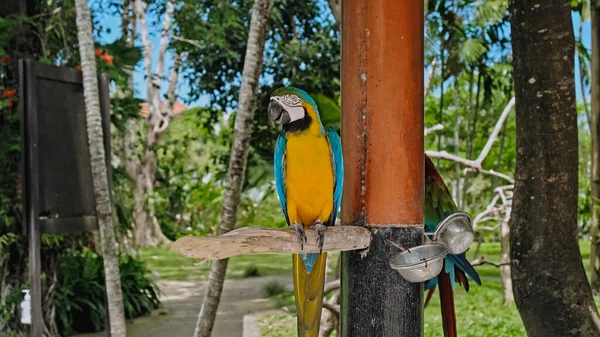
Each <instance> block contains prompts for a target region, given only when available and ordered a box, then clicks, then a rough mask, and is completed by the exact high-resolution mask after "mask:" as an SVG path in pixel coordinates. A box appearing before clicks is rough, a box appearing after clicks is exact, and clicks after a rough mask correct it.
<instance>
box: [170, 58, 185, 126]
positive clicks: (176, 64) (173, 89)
mask: <svg viewBox="0 0 600 337" xmlns="http://www.w3.org/2000/svg"><path fill="white" fill-rule="evenodd" d="M182 57H183V52H182V53H179V54H175V57H174V59H173V68H171V75H170V76H169V88H168V89H167V102H168V106H167V111H168V113H169V117H171V116H172V115H173V107H174V106H175V100H176V99H177V95H176V94H177V78H178V77H179V68H180V67H181V58H182Z"/></svg>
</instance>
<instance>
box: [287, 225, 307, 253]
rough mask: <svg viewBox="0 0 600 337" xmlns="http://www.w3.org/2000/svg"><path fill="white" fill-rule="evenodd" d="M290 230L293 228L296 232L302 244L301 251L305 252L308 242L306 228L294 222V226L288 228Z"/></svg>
mask: <svg viewBox="0 0 600 337" xmlns="http://www.w3.org/2000/svg"><path fill="white" fill-rule="evenodd" d="M288 228H292V229H293V230H294V231H296V236H297V237H298V241H299V242H300V250H304V243H305V242H306V241H307V239H306V233H305V232H304V228H303V227H302V225H301V224H299V223H297V222H294V224H293V225H291V226H288Z"/></svg>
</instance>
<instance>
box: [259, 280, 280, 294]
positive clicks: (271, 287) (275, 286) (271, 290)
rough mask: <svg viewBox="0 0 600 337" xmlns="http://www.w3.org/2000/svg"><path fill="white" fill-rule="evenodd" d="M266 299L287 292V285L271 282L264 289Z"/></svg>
mask: <svg viewBox="0 0 600 337" xmlns="http://www.w3.org/2000/svg"><path fill="white" fill-rule="evenodd" d="M262 292H263V296H264V297H273V296H276V295H279V294H283V293H284V292H286V285H285V284H283V283H281V282H279V281H271V282H269V283H267V284H265V286H264V287H263V289H262Z"/></svg>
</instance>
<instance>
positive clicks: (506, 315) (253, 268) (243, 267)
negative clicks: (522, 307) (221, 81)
mask: <svg viewBox="0 0 600 337" xmlns="http://www.w3.org/2000/svg"><path fill="white" fill-rule="evenodd" d="M472 248H473V249H474V246H473V247H472ZM580 250H581V256H582V259H583V263H584V266H585V269H586V272H587V271H588V269H589V267H588V263H589V250H590V243H589V242H587V241H581V242H580ZM479 252H480V254H479V255H483V256H485V258H486V260H487V261H490V262H496V263H497V262H499V260H500V245H499V244H498V243H484V244H483V245H482V246H481V248H480V250H479ZM336 255H337V253H336ZM467 255H468V257H469V258H472V256H471V255H472V252H468V253H467ZM140 257H141V258H142V259H143V260H144V261H145V262H146V266H147V267H148V268H149V269H150V270H151V271H152V272H154V273H157V274H158V275H159V276H160V278H161V279H165V280H205V279H207V278H208V271H209V267H210V264H209V263H208V262H204V263H198V261H196V260H194V259H187V258H184V257H182V256H180V255H178V254H176V253H174V252H171V251H170V250H169V249H168V248H145V249H141V250H140ZM291 266H292V261H291V258H290V256H289V255H274V254H270V255H246V256H238V257H234V258H231V259H230V260H229V266H228V271H227V277H228V278H237V279H239V278H245V277H253V276H266V275H275V274H282V273H291ZM476 269H477V271H478V272H479V274H480V275H481V277H482V279H483V285H482V286H481V287H479V286H477V285H475V284H473V285H472V286H471V290H470V291H469V293H468V294H467V293H466V292H465V291H464V290H463V289H462V288H460V287H457V290H456V299H455V305H456V312H457V323H458V332H459V335H460V336H463V337H469V336H473V337H480V336H506V337H511V336H525V330H524V328H523V325H522V323H521V319H520V317H519V313H518V311H517V309H516V307H515V305H514V304H510V305H504V304H503V303H502V287H501V285H500V282H499V279H500V272H499V270H498V268H496V267H494V266H492V265H483V266H477V267H476ZM271 287H272V288H274V289H275V291H272V295H273V297H275V299H276V300H277V301H278V302H279V303H280V305H281V306H284V307H286V308H285V309H286V310H287V311H288V312H289V313H285V312H282V313H281V314H275V315H268V316H265V317H263V318H262V319H261V320H260V324H261V335H262V336H265V337H285V336H293V335H295V330H296V317H295V313H294V309H295V308H294V306H293V297H292V294H291V293H290V292H289V291H286V292H283V293H281V292H280V291H277V289H279V288H280V287H278V286H277V285H271ZM267 292H269V291H268V290H267ZM596 302H597V303H599V304H600V299H599V298H596ZM484 312H485V313H484ZM424 325H425V331H424V336H426V337H433V336H443V332H442V322H441V316H440V304H439V297H438V296H437V294H436V295H435V296H434V297H433V298H432V300H431V303H430V304H429V306H428V307H427V308H426V310H425V322H424Z"/></svg>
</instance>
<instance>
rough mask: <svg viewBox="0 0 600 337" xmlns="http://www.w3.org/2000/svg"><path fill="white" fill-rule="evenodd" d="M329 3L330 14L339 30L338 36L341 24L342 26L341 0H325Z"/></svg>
mask: <svg viewBox="0 0 600 337" xmlns="http://www.w3.org/2000/svg"><path fill="white" fill-rule="evenodd" d="M327 3H329V9H331V14H333V18H334V19H335V23H336V24H337V26H338V28H339V29H340V34H341V33H342V29H341V28H340V27H341V24H342V0H327Z"/></svg>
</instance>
